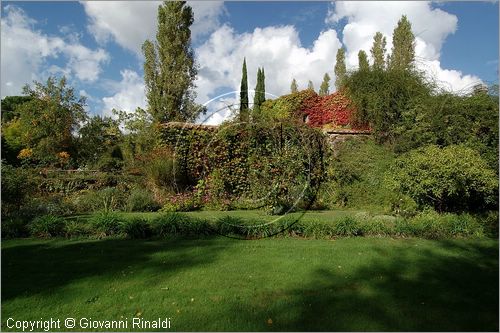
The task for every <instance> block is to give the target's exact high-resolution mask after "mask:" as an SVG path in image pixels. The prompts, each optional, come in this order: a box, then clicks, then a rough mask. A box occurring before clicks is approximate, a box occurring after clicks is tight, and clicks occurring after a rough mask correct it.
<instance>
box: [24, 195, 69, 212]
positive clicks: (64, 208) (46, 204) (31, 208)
mask: <svg viewBox="0 0 500 333" xmlns="http://www.w3.org/2000/svg"><path fill="white" fill-rule="evenodd" d="M23 210H24V211H25V212H27V213H29V214H34V215H55V216H63V215H71V214H73V213H74V212H75V207H73V205H72V203H71V202H68V201H66V200H65V198H64V197H63V196H61V195H57V194H53V195H45V196H39V197H35V198H32V199H31V200H29V202H28V203H27V204H26V205H25V206H24V208H23Z"/></svg>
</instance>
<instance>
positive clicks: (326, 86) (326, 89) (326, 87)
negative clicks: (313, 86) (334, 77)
mask: <svg viewBox="0 0 500 333" xmlns="http://www.w3.org/2000/svg"><path fill="white" fill-rule="evenodd" d="M328 94H330V75H328V73H325V75H324V76H323V82H322V83H321V86H320V87H319V93H318V95H320V96H326V95H328Z"/></svg>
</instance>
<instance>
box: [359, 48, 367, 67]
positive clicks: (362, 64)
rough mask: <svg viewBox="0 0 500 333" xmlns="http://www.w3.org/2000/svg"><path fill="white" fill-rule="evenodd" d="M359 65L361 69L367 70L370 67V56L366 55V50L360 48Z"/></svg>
mask: <svg viewBox="0 0 500 333" xmlns="http://www.w3.org/2000/svg"><path fill="white" fill-rule="evenodd" d="M358 65H359V70H361V71H367V70H369V69H370V64H369V62H368V56H367V55H366V52H365V51H363V50H360V51H359V52H358Z"/></svg>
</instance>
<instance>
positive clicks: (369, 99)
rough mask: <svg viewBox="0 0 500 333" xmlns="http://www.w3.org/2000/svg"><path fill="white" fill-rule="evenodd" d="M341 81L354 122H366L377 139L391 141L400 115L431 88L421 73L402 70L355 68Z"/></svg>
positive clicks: (362, 123)
mask: <svg viewBox="0 0 500 333" xmlns="http://www.w3.org/2000/svg"><path fill="white" fill-rule="evenodd" d="M344 84H345V88H346V90H347V94H348V97H349V99H350V100H351V101H352V102H353V103H354V105H355V108H356V112H355V114H354V122H355V123H356V124H359V125H366V124H368V125H369V126H370V127H371V128H372V130H373V132H374V135H375V137H376V138H377V140H378V141H379V142H381V141H387V140H389V141H394V140H395V138H396V136H397V133H399V132H398V128H399V127H400V126H401V124H402V123H403V121H404V118H403V115H405V114H406V113H408V112H409V110H411V109H413V108H415V105H417V104H418V103H421V101H424V100H426V99H427V98H428V97H429V96H430V95H431V92H432V90H433V87H432V85H430V84H429V83H428V82H426V81H425V80H424V78H423V76H422V75H421V74H419V73H417V72H411V71H406V70H387V71H355V72H353V73H350V74H349V75H348V76H347V77H346V78H345V80H344ZM412 124H413V126H415V122H413V123H412Z"/></svg>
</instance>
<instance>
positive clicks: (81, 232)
mask: <svg viewBox="0 0 500 333" xmlns="http://www.w3.org/2000/svg"><path fill="white" fill-rule="evenodd" d="M91 234H92V225H90V224H87V223H85V222H82V221H78V220H66V221H65V224H64V236H65V237H67V238H73V237H86V236H89V235H91Z"/></svg>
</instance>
